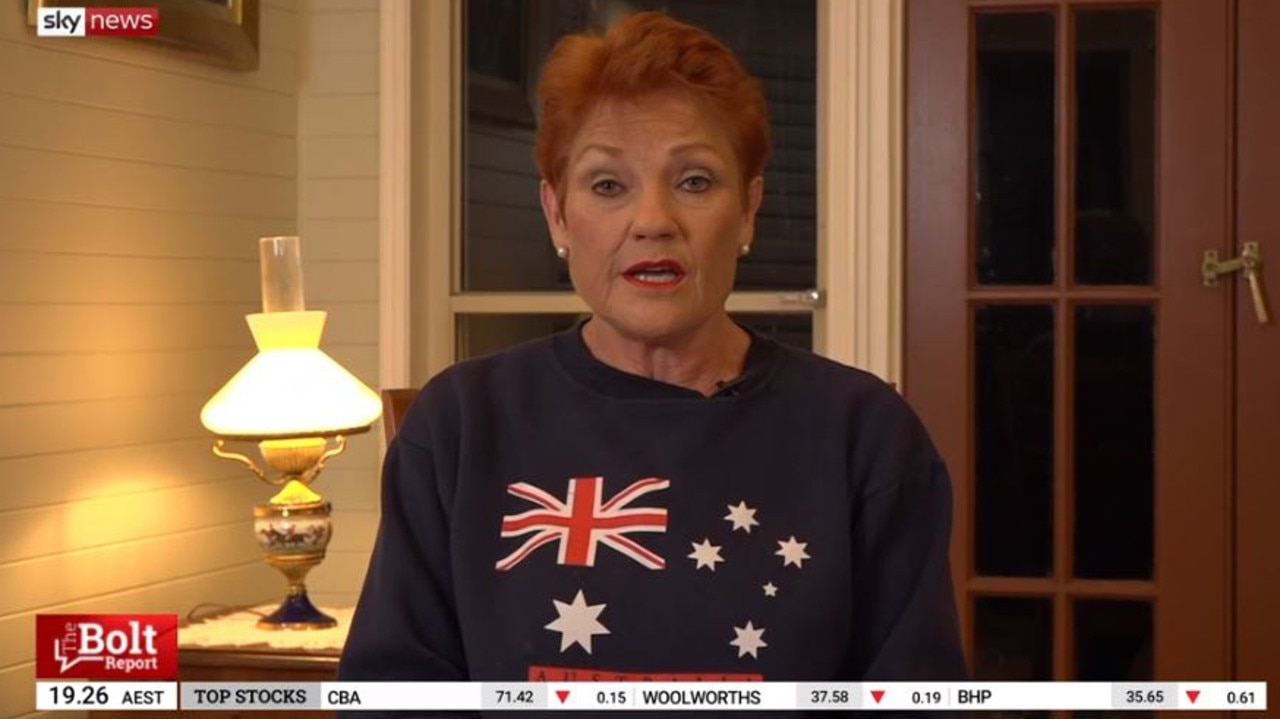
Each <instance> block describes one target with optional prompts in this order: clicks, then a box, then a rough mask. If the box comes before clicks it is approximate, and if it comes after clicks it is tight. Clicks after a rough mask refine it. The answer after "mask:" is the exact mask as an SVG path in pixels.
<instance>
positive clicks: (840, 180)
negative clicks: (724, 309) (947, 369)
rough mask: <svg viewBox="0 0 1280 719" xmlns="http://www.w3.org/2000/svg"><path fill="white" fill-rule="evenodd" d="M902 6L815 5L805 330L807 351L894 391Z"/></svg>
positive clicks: (898, 333) (870, 1)
mask: <svg viewBox="0 0 1280 719" xmlns="http://www.w3.org/2000/svg"><path fill="white" fill-rule="evenodd" d="M902 3H903V0H856V1H855V0H820V2H819V6H818V13H819V15H818V28H819V29H818V59H819V60H818V105H819V128H818V143H819V145H818V168H819V169H818V187H819V192H818V216H819V218H821V220H822V221H821V223H820V225H819V232H821V233H823V236H822V237H821V238H820V240H819V242H818V247H819V248H820V249H819V257H818V277H819V278H820V286H821V287H822V288H823V290H824V291H825V292H826V297H827V300H826V306H827V309H825V310H822V311H821V314H822V315H825V316H821V318H820V320H819V321H818V322H815V326H814V329H815V338H814V339H815V349H818V350H819V351H821V352H822V353H823V354H825V355H827V356H828V357H831V358H832V359H836V360H838V361H841V362H845V363H848V364H852V365H856V366H858V367H861V368H863V369H865V370H868V371H870V372H873V373H875V374H876V375H879V376H880V377H881V378H883V379H885V380H887V381H890V382H897V383H899V386H901V373H902V346H901V342H902V181H903V172H902V167H903V157H902V154H903V149H902V120H903V110H902V97H903V88H902V84H903V81H904V75H903V64H902V54H903V36H904V32H903V4H902ZM846 318H847V319H846Z"/></svg>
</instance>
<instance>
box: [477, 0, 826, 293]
mask: <svg viewBox="0 0 1280 719" xmlns="http://www.w3.org/2000/svg"><path fill="white" fill-rule="evenodd" d="M463 7H464V8H465V9H466V16H467V19H466V20H464V22H465V23H466V31H465V37H466V39H467V65H468V66H467V92H466V114H465V128H464V134H465V139H466V157H465V162H464V167H465V173H466V177H465V181H464V183H463V187H464V192H465V195H466V196H465V201H464V208H465V212H466V215H465V218H464V221H463V225H464V233H463V234H464V239H463V248H462V285H463V286H462V289H463V290H466V291H475V290H480V291H521V290H552V291H567V290H570V289H571V287H570V285H569V282H568V276H567V273H566V272H565V271H564V267H563V263H560V262H558V261H557V260H556V258H555V256H554V254H553V253H552V247H551V240H550V236H549V235H548V233H547V228H546V224H545V222H544V221H543V218H542V210H541V209H540V206H539V202H538V180H539V175H538V171H537V168H536V166H535V165H534V162H533V137H534V127H535V120H534V109H533V108H534V106H535V103H534V100H533V97H534V88H535V86H536V79H537V72H538V69H539V68H540V67H541V64H542V59H543V58H544V57H545V56H546V54H547V52H548V51H549V50H550V48H551V46H552V45H553V44H554V42H555V40H556V39H558V38H559V37H560V36H561V35H563V34H565V33H567V32H576V31H581V30H586V29H592V28H594V29H599V28H602V27H605V26H607V25H608V24H609V23H610V22H611V21H612V20H613V19H615V18H616V17H617V15H618V12H619V8H630V9H634V10H645V9H657V10H663V11H665V12H668V13H670V14H671V15H672V16H674V17H676V18H678V19H681V20H684V21H687V22H691V23H693V24H696V25H698V26H700V27H702V28H704V29H706V30H707V31H709V32H711V33H712V34H713V35H715V36H716V37H718V38H719V39H720V40H721V41H723V42H724V43H725V45H727V46H729V48H731V49H732V50H734V52H736V53H737V54H738V57H739V58H740V59H741V60H742V62H743V64H744V65H745V66H746V69H747V71H748V72H750V73H752V74H753V75H754V76H756V77H757V78H759V79H760V81H761V83H762V84H763V86H764V92H765V98H766V100H767V101H768V103H769V112H770V126H771V131H772V139H773V156H772V158H771V160H770V161H769V164H768V165H767V167H766V168H765V197H764V203H763V205H762V207H761V209H760V213H759V215H758V216H757V218H756V236H755V239H754V241H753V242H752V253H751V256H750V257H749V258H747V259H746V260H744V261H743V262H742V264H741V266H740V271H739V276H738V283H737V288H738V289H740V290H752V289H765V290H768V289H805V288H809V287H813V286H814V285H815V284H816V277H817V275H816V258H817V222H816V218H817V194H816V168H817V130H816V124H815V122H816V120H815V118H816V110H815V107H816V97H817V55H816V53H817V50H816V47H817V43H816V40H815V28H816V22H817V20H816V18H817V14H816V13H817V8H816V2H815V0H794V1H792V2H787V3H778V2H774V1H772V0H740V1H735V2H732V3H720V2H710V3H709V2H700V1H699V0H632V1H631V2H627V3H620V2H581V0H539V1H538V2H528V0H469V1H468V2H466V3H463ZM473 19H474V20H476V21H475V22H473V21H472V20H473ZM494 28H499V30H498V31H496V32H495V30H494Z"/></svg>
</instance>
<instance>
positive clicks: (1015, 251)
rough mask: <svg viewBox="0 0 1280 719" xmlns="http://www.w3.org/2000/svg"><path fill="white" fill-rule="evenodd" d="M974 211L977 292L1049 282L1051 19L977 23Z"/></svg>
mask: <svg viewBox="0 0 1280 719" xmlns="http://www.w3.org/2000/svg"><path fill="white" fill-rule="evenodd" d="M976 25H977V26H976V28H975V30H976V34H977V58H976V68H975V70H976V74H977V77H976V82H977V88H976V102H977V107H976V108H975V111H974V115H975V117H974V130H975V138H974V158H973V159H974V162H975V164H976V170H975V182H976V187H974V195H975V196H974V204H975V212H974V216H975V218H976V222H977V227H976V235H977V257H976V266H977V279H978V282H979V283H980V284H989V285H1009V284H1028V285H1044V284H1051V283H1052V282H1053V279H1054V264H1055V256H1054V224H1055V223H1054V217H1055V214H1054V187H1055V183H1054V146H1055V143H1054V123H1055V112H1054V108H1055V99H1054V95H1055V92H1056V91H1055V88H1056V82H1055V75H1054V47H1055V45H1054V42H1055V41H1054V16H1053V14H1052V13H1048V12H1035V13H979V14H978V15H977V18H976Z"/></svg>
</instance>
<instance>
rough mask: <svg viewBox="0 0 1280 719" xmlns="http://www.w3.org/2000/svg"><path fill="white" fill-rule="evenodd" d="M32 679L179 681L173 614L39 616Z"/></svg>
mask: <svg viewBox="0 0 1280 719" xmlns="http://www.w3.org/2000/svg"><path fill="white" fill-rule="evenodd" d="M36 678H38V679H120V680H130V681H140V680H146V679H177V678H178V615H176V614H37V615H36Z"/></svg>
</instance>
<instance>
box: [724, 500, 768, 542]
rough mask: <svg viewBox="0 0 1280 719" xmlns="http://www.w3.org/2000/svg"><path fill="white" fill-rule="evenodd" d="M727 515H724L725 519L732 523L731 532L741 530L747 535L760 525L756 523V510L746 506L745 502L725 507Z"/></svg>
mask: <svg viewBox="0 0 1280 719" xmlns="http://www.w3.org/2000/svg"><path fill="white" fill-rule="evenodd" d="M726 506H727V507H728V508H729V513H728V514H726V515H725V517H724V518H725V519H726V520H728V521H730V522H733V530H734V531H735V532H736V531H737V530H739V529H741V530H742V531H744V532H746V533H747V534H751V528H752V527H754V526H756V525H758V524H760V523H759V522H757V521H756V510H754V509H752V508H750V507H748V506H747V503H746V502H738V506H736V507H735V506H733V505H732V504H730V505H726Z"/></svg>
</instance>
